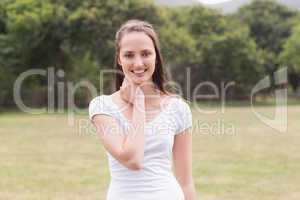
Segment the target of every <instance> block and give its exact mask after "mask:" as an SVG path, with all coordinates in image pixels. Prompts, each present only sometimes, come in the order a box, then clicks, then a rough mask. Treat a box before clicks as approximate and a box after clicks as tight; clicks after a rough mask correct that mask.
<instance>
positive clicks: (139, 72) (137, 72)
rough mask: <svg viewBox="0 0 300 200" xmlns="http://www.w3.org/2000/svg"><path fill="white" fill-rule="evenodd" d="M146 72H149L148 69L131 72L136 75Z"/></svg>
mask: <svg viewBox="0 0 300 200" xmlns="http://www.w3.org/2000/svg"><path fill="white" fill-rule="evenodd" d="M145 71H147V69H139V70H132V71H131V72H133V73H135V74H142V73H144V72H145Z"/></svg>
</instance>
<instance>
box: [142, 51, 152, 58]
mask: <svg viewBox="0 0 300 200" xmlns="http://www.w3.org/2000/svg"><path fill="white" fill-rule="evenodd" d="M150 54H151V53H149V52H145V53H143V54H142V56H143V57H147V56H149V55H150Z"/></svg>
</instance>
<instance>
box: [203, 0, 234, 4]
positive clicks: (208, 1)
mask: <svg viewBox="0 0 300 200" xmlns="http://www.w3.org/2000/svg"><path fill="white" fill-rule="evenodd" d="M198 1H199V2H201V3H205V4H216V3H222V2H225V1H230V0H198Z"/></svg>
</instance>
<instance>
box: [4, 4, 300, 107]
mask: <svg viewBox="0 0 300 200" xmlns="http://www.w3.org/2000/svg"><path fill="white" fill-rule="evenodd" d="M128 19H142V20H147V21H149V22H150V23H152V24H153V25H154V26H155V28H156V29H157V31H158V34H159V38H160V42H161V49H162V54H163V56H164V60H165V63H166V65H167V69H168V72H169V74H170V75H171V76H172V78H173V80H175V81H176V82H177V83H179V84H180V86H181V87H182V88H183V93H184V94H186V93H187V90H190V91H193V90H195V89H197V87H198V85H199V83H201V82H206V81H209V82H212V83H214V84H215V85H217V86H220V85H221V84H227V83H229V82H234V83H235V85H234V87H232V88H231V89H228V90H227V92H228V93H227V96H228V97H229V98H233V99H239V98H249V95H250V92H251V88H252V87H253V86H254V85H255V83H257V82H258V81H259V80H260V79H262V78H263V77H265V76H267V75H270V77H273V73H274V72H276V71H277V70H278V69H280V68H281V67H288V77H289V84H290V86H291V88H292V90H293V92H294V93H296V92H297V89H298V87H299V84H300V58H299V56H298V55H299V53H300V21H299V19H300V17H299V11H298V10H294V9H290V8H287V7H285V6H283V5H281V4H278V3H276V2H275V1H272V0H263V1H262V0H254V1H253V2H252V3H251V4H249V5H246V6H244V7H242V8H240V9H239V11H238V12H236V13H234V14H230V15H223V14H221V13H220V12H219V11H217V10H212V9H209V8H206V7H202V6H200V5H199V6H181V7H165V6H164V7H162V6H158V5H156V4H154V2H153V1H151V0H126V1H123V0H85V1H81V0H2V1H1V2H0V108H1V107H2V108H3V107H7V106H14V101H13V85H14V83H15V81H16V79H17V78H18V77H19V76H20V74H21V73H23V72H25V71H27V70H30V69H44V70H46V69H49V68H50V67H51V68H53V69H54V71H55V72H58V71H59V70H61V71H63V72H64V75H63V76H61V77H60V78H61V79H62V81H63V82H65V83H67V82H68V81H72V82H78V81H81V80H88V81H89V82H91V83H92V84H93V85H95V86H96V88H97V89H100V88H99V81H103V82H104V84H106V85H110V82H111V77H109V76H107V77H106V76H105V77H103V78H104V80H99V71H100V70H103V69H111V68H113V66H114V63H113V62H114V51H115V49H114V36H115V32H116V31H117V29H118V28H119V27H120V25H121V24H122V23H123V22H125V21H126V20H128ZM187 69H188V70H187ZM187 71H188V72H189V75H188V76H189V77H187ZM187 78H189V79H190V82H189V83H187ZM271 80H273V81H272V82H273V83H274V79H271ZM272 88H275V85H274V84H273V86H272V87H271V90H272ZM47 89H48V88H47V79H46V77H45V76H32V77H28V78H27V79H26V80H24V84H23V85H22V92H23V94H22V95H23V97H24V99H25V100H27V101H28V102H29V103H31V104H34V105H37V106H38V105H44V104H45V102H46V101H47V95H46V94H47ZM105 89H106V90H107V91H109V90H110V88H109V87H105ZM211 89H212V88H209V87H202V88H201V92H202V93H203V94H209V93H211ZM101 92H103V91H101ZM76 95H77V96H78V99H79V100H78V103H79V104H82V105H83V106H84V105H86V104H87V103H88V101H89V100H90V98H91V97H90V96H89V94H87V92H86V91H85V90H84V89H81V90H78V92H77V93H76Z"/></svg>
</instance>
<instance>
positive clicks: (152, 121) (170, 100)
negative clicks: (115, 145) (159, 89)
mask: <svg viewBox="0 0 300 200" xmlns="http://www.w3.org/2000/svg"><path fill="white" fill-rule="evenodd" d="M106 96H107V97H108V98H109V100H110V102H111V103H112V104H113V106H114V107H115V108H116V109H117V111H118V112H119V113H120V115H121V117H122V118H123V119H124V120H125V121H126V122H127V123H129V124H132V120H129V119H128V118H127V117H126V116H125V115H124V114H123V112H122V110H124V108H127V106H125V107H124V108H122V109H121V108H120V107H119V106H118V105H117V103H115V102H114V100H113V99H112V96H111V95H106ZM166 98H168V97H166ZM169 98H170V99H169V100H168V103H167V105H166V106H165V107H164V108H163V109H162V110H161V111H160V112H159V113H158V114H157V115H156V116H155V117H154V118H153V119H151V120H150V121H148V122H146V125H148V124H152V123H154V122H155V121H157V120H158V119H159V118H160V117H161V116H162V114H164V113H165V112H166V110H167V109H168V108H169V107H170V105H171V104H172V101H173V100H174V98H175V97H169Z"/></svg>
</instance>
